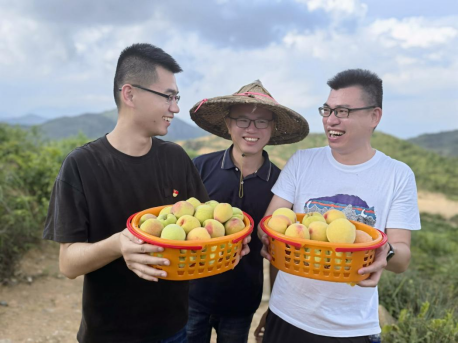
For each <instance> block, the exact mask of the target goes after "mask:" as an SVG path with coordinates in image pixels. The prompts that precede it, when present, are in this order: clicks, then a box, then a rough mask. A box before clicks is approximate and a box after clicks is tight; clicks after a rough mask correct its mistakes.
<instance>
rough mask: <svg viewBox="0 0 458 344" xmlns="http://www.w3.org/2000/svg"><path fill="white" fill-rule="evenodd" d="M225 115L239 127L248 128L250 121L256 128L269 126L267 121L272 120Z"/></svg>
mask: <svg viewBox="0 0 458 344" xmlns="http://www.w3.org/2000/svg"><path fill="white" fill-rule="evenodd" d="M227 117H228V118H230V119H233V120H234V121H235V124H236V125H237V127H239V128H248V127H249V126H250V125H251V122H254V126H255V127H256V128H257V129H266V128H267V127H268V126H269V122H272V121H273V119H248V118H243V117H239V118H234V117H231V116H227Z"/></svg>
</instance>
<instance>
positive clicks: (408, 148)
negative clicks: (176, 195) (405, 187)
mask: <svg viewBox="0 0 458 344" xmlns="http://www.w3.org/2000/svg"><path fill="white" fill-rule="evenodd" d="M180 143H181V145H182V146H183V148H185V149H187V150H192V151H194V152H195V153H197V154H205V153H210V152H214V151H217V150H222V149H226V148H227V147H229V145H230V141H228V140H224V139H222V138H219V137H216V136H214V135H211V136H207V137H202V138H198V139H194V140H188V141H184V142H180ZM326 145H327V139H326V137H325V136H324V134H310V135H309V136H307V138H306V139H305V140H303V141H301V142H298V143H294V144H290V145H282V146H267V148H266V150H267V152H268V153H269V156H270V158H271V160H272V161H273V162H274V163H275V164H276V165H277V166H278V167H280V168H283V166H284V165H285V164H286V162H287V161H288V159H289V158H290V157H291V155H292V154H293V153H294V152H295V151H296V150H298V149H306V148H313V147H323V146H326ZM372 146H373V147H374V148H376V149H378V150H380V151H382V152H383V153H385V154H387V155H389V156H390V157H392V158H394V159H396V160H399V161H402V162H404V163H406V164H407V165H409V166H410V168H411V169H412V170H413V171H414V173H415V177H416V181H417V186H418V189H420V190H424V191H431V192H439V193H443V194H445V195H447V197H449V198H451V199H457V198H458V197H457V195H458V182H457V181H458V158H453V157H443V156H441V155H439V154H437V153H435V152H432V151H429V150H426V149H424V148H421V147H419V146H417V145H415V144H413V143H410V142H408V141H405V140H401V139H398V138H396V137H394V136H391V135H387V134H384V133H381V132H376V133H374V136H373V137H372Z"/></svg>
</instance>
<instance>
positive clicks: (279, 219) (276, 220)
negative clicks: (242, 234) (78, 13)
mask: <svg viewBox="0 0 458 344" xmlns="http://www.w3.org/2000/svg"><path fill="white" fill-rule="evenodd" d="M267 225H268V226H269V228H270V229H272V230H273V231H275V232H278V233H281V234H284V233H285V231H286V228H288V227H289V226H290V225H291V220H290V219H289V217H287V216H285V215H275V216H272V217H271V218H270V220H269V223H268V224H267Z"/></svg>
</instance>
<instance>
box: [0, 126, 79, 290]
mask: <svg viewBox="0 0 458 344" xmlns="http://www.w3.org/2000/svg"><path fill="white" fill-rule="evenodd" d="M86 141H87V139H86V138H85V137H83V136H78V137H75V138H71V139H67V140H64V141H59V142H45V141H43V140H42V139H41V137H40V135H39V133H38V132H37V131H36V130H31V131H24V130H22V129H20V128H19V127H10V126H7V125H2V124H0V281H1V280H3V279H5V278H7V277H9V276H11V275H12V274H13V272H14V267H15V265H14V263H15V261H16V260H17V258H18V257H19V255H20V254H21V253H22V252H24V251H25V250H26V249H27V248H28V247H29V246H30V245H31V244H33V243H35V242H36V241H37V240H38V238H40V236H41V233H42V230H43V225H44V220H45V218H46V210H47V207H48V201H49V196H50V194H51V189H52V186H53V183H54V180H55V178H56V176H57V173H58V172H59V168H60V166H61V164H62V161H63V159H64V158H65V156H66V155H67V154H68V153H69V152H70V151H71V150H72V149H74V148H75V147H77V146H80V145H82V144H83V143H85V142H86Z"/></svg>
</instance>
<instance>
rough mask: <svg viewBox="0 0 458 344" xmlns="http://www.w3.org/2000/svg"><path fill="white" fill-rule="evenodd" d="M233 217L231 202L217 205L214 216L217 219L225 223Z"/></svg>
mask: <svg viewBox="0 0 458 344" xmlns="http://www.w3.org/2000/svg"><path fill="white" fill-rule="evenodd" d="M231 217H232V206H231V205H230V204H229V203H220V204H218V205H216V207H215V210H214V211H213V218H214V219H215V220H216V221H219V222H221V223H224V222H226V221H228V220H229V219H230V218H231Z"/></svg>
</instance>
